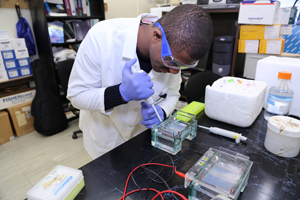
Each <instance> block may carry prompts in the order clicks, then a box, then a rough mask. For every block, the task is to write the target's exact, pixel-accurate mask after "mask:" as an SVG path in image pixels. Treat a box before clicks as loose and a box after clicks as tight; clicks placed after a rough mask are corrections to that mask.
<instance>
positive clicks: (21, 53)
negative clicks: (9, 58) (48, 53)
mask: <svg viewBox="0 0 300 200" xmlns="http://www.w3.org/2000/svg"><path fill="white" fill-rule="evenodd" d="M15 54H16V58H17V59H19V58H29V54H28V49H27V48H25V49H15Z"/></svg>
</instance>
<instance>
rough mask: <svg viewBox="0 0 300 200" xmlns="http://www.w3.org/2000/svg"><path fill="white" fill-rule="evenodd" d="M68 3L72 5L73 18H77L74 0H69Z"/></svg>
mask: <svg viewBox="0 0 300 200" xmlns="http://www.w3.org/2000/svg"><path fill="white" fill-rule="evenodd" d="M68 1H69V3H70V7H71V11H72V15H73V16H76V11H75V4H74V0H68Z"/></svg>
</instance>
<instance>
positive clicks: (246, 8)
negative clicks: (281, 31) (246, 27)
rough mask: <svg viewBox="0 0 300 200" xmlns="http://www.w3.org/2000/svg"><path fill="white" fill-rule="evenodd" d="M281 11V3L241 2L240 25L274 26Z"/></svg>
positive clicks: (272, 0)
mask: <svg viewBox="0 0 300 200" xmlns="http://www.w3.org/2000/svg"><path fill="white" fill-rule="evenodd" d="M279 10H280V1H274V0H271V1H241V2H240V10H239V18H238V23H239V24H264V25H273V24H275V23H276V22H277V21H278V14H279Z"/></svg>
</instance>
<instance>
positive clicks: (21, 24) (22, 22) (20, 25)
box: [15, 5, 36, 55]
mask: <svg viewBox="0 0 300 200" xmlns="http://www.w3.org/2000/svg"><path fill="white" fill-rule="evenodd" d="M15 7H16V11H17V15H18V17H19V21H18V22H17V24H16V28H17V35H18V38H24V39H25V43H26V47H27V49H28V53H29V55H35V54H36V50H35V44H34V39H33V36H32V32H31V29H30V26H29V24H28V22H27V20H26V19H25V18H24V17H22V16H21V11H20V7H19V5H16V6H15Z"/></svg>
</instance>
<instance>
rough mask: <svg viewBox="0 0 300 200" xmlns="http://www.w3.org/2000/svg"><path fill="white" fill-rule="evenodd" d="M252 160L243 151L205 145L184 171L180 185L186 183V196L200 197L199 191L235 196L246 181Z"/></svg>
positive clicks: (242, 189)
mask: <svg viewBox="0 0 300 200" xmlns="http://www.w3.org/2000/svg"><path fill="white" fill-rule="evenodd" d="M252 164H253V162H252V161H250V160H249V157H248V156H245V155H243V154H240V153H236V152H233V151H230V150H228V149H224V148H222V147H220V148H219V149H215V148H209V150H208V151H207V152H206V153H205V154H204V155H203V156H202V157H201V158H200V159H199V160H198V161H197V162H196V163H195V165H194V166H193V167H192V168H191V169H190V170H189V171H188V172H187V173H186V175H185V182H184V187H185V188H187V187H188V186H189V199H190V200H199V199H202V198H203V194H202V193H205V194H207V195H208V196H210V197H215V196H217V195H222V196H224V197H227V198H230V199H237V198H238V196H239V194H240V193H241V192H243V191H244V189H245V187H246V185H247V183H248V178H249V175H250V169H251V167H252Z"/></svg>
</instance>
